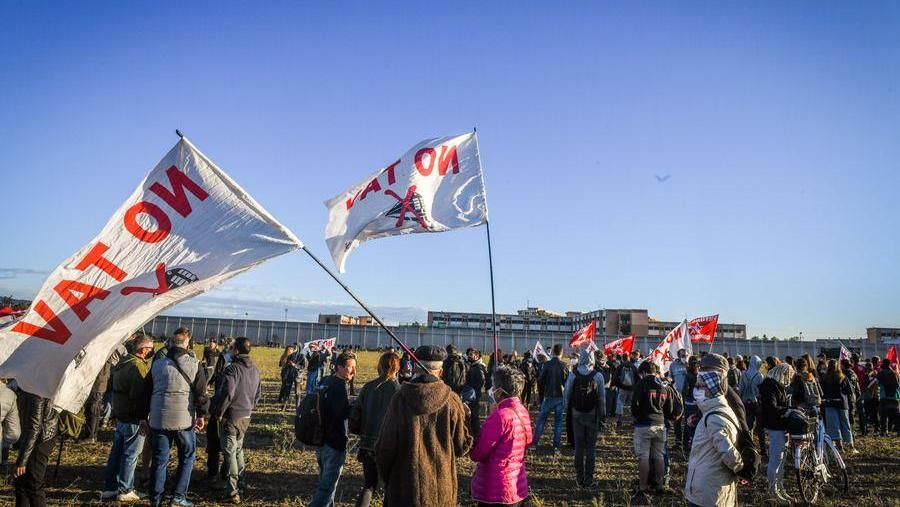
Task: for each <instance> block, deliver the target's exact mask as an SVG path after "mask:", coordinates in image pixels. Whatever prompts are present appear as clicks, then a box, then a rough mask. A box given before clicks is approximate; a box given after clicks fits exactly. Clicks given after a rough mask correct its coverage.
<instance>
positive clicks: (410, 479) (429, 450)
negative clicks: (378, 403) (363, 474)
mask: <svg viewBox="0 0 900 507" xmlns="http://www.w3.org/2000/svg"><path fill="white" fill-rule="evenodd" d="M471 447H472V437H471V436H469V430H468V425H467V424H466V416H465V412H464V409H463V404H462V401H461V400H460V399H459V396H457V395H456V394H455V393H454V392H453V391H451V390H450V388H449V387H447V384H444V383H443V382H441V380H440V379H439V378H437V377H435V376H432V375H426V376H420V377H418V378H416V379H414V380H413V381H411V382H406V383H404V384H402V385H401V386H400V391H399V392H398V393H397V394H396V395H395V396H394V397H393V398H392V399H391V403H390V405H389V406H388V410H387V413H386V414H385V417H384V421H382V424H381V434H380V436H379V438H378V442H377V444H376V445H375V461H376V464H377V465H378V475H380V476H381V477H383V478H384V482H385V487H384V490H385V492H384V505H390V506H392V507H396V506H407V505H409V506H422V507H432V506H434V507H436V506H447V507H455V506H456V503H457V501H456V499H457V491H458V489H459V487H458V484H457V480H456V460H457V458H459V457H460V456H463V455H465V454H466V453H468V452H469V449H470V448H471Z"/></svg>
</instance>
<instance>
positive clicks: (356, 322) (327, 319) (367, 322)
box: [319, 313, 378, 326]
mask: <svg viewBox="0 0 900 507" xmlns="http://www.w3.org/2000/svg"><path fill="white" fill-rule="evenodd" d="M319 324H334V325H341V326H377V325H378V323H377V322H375V319H373V318H372V317H370V316H368V315H361V316H359V317H354V316H352V315H343V314H340V313H320V314H319Z"/></svg>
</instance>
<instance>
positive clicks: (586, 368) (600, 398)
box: [563, 350, 606, 417]
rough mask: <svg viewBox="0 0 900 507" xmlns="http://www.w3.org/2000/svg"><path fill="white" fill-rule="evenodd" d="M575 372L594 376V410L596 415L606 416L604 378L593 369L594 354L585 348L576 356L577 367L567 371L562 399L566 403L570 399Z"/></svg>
mask: <svg viewBox="0 0 900 507" xmlns="http://www.w3.org/2000/svg"><path fill="white" fill-rule="evenodd" d="M576 372H577V373H578V374H581V375H593V376H594V383H595V384H597V408H596V409H595V410H597V411H598V412H597V416H598V417H606V380H605V379H604V378H603V373H601V372H599V371H597V370H595V369H594V354H592V353H591V352H588V351H586V350H583V351H582V352H581V355H580V356H579V357H578V367H577V368H575V370H573V371H572V372H571V373H569V377H568V378H567V379H566V387H565V389H564V391H563V399H565V402H566V404H568V403H569V401H570V400H571V396H572V389H573V388H574V386H575V375H576ZM572 410H575V409H574V408H573V409H572Z"/></svg>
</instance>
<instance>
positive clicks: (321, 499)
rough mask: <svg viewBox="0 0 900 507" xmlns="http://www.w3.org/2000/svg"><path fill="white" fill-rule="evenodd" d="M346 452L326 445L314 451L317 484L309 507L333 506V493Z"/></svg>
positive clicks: (342, 467)
mask: <svg viewBox="0 0 900 507" xmlns="http://www.w3.org/2000/svg"><path fill="white" fill-rule="evenodd" d="M346 459H347V451H339V450H337V449H334V448H333V447H330V446H328V445H323V446H322V447H319V448H318V449H316V461H317V462H318V463H319V483H318V484H316V491H315V493H313V497H312V500H310V502H309V507H330V506H331V505H333V504H334V492H335V491H336V490H337V485H338V479H340V478H341V470H343V469H344V461H345V460H346Z"/></svg>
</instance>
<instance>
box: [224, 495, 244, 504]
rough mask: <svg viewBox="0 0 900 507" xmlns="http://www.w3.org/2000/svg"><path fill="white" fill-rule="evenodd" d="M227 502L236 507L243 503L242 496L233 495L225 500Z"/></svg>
mask: <svg viewBox="0 0 900 507" xmlns="http://www.w3.org/2000/svg"><path fill="white" fill-rule="evenodd" d="M225 502H226V503H230V504H235V505H236V504H239V503H241V495H231V496H229V497H228V498H227V499H226V500H225Z"/></svg>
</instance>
